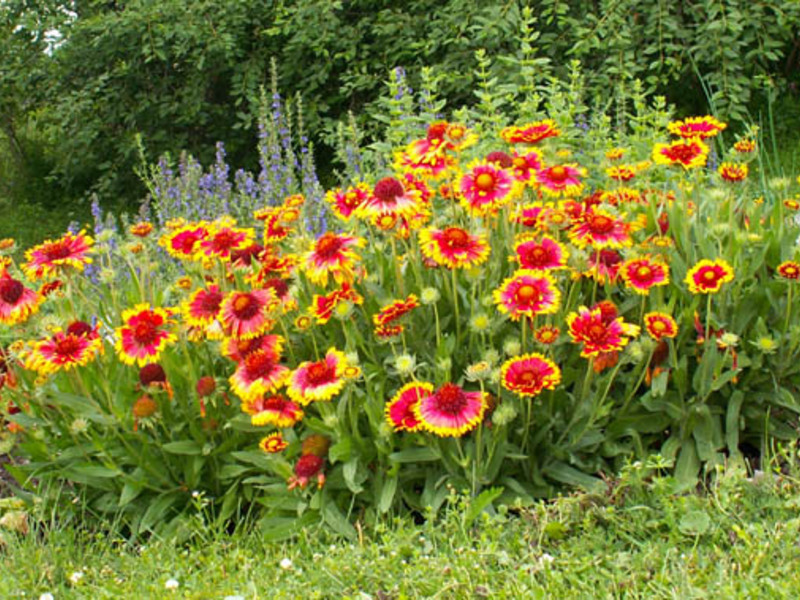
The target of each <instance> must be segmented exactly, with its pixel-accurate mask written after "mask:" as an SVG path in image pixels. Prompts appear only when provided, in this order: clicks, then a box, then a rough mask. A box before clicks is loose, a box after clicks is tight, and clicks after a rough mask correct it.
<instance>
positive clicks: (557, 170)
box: [550, 165, 569, 183]
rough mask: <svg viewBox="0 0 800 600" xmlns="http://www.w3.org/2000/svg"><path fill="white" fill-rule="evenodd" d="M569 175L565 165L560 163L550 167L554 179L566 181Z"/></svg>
mask: <svg viewBox="0 0 800 600" xmlns="http://www.w3.org/2000/svg"><path fill="white" fill-rule="evenodd" d="M567 177H569V172H568V171H567V169H566V168H565V167H562V166H560V165H559V166H555V167H551V168H550V179H552V180H553V181H556V182H558V183H561V182H563V181H566V180H567Z"/></svg>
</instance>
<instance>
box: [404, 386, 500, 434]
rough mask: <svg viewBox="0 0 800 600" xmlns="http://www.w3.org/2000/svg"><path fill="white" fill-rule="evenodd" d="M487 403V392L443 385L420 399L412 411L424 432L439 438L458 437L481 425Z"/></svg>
mask: <svg viewBox="0 0 800 600" xmlns="http://www.w3.org/2000/svg"><path fill="white" fill-rule="evenodd" d="M487 404H488V394H487V393H486V392H467V391H464V390H463V389H462V388H461V387H459V386H458V385H456V384H454V383H445V384H444V385H443V386H442V387H440V388H439V389H438V390H436V392H435V393H433V394H430V395H429V396H426V397H424V398H421V399H420V401H419V404H416V405H414V408H413V410H414V412H415V413H416V416H417V419H418V420H419V422H420V423H421V425H422V429H424V430H425V431H430V432H431V433H434V434H436V435H438V436H440V437H461V436H462V435H464V434H465V433H468V432H469V431H471V430H473V429H474V428H475V427H476V426H477V425H478V424H479V423H480V422H481V420H482V419H483V414H484V412H486V406H487Z"/></svg>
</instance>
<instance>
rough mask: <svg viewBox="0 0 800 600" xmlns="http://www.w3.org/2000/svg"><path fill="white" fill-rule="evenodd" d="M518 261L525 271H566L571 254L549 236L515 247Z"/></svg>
mask: <svg viewBox="0 0 800 600" xmlns="http://www.w3.org/2000/svg"><path fill="white" fill-rule="evenodd" d="M514 250H515V252H516V253H517V261H518V262H519V265H520V267H521V268H523V269H530V270H532V271H549V270H553V269H565V268H566V267H567V259H568V258H569V253H568V252H567V250H566V248H564V246H562V245H561V244H559V243H558V242H557V241H556V240H554V239H553V238H551V237H549V236H546V235H545V236H542V238H541V239H539V240H538V241H537V240H523V241H520V242H518V243H517V244H516V246H515V247H514Z"/></svg>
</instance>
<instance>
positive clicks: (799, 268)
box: [776, 260, 800, 281]
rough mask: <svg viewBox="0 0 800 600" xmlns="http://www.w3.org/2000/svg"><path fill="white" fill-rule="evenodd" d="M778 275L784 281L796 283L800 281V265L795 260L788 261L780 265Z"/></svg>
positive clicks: (777, 269)
mask: <svg viewBox="0 0 800 600" xmlns="http://www.w3.org/2000/svg"><path fill="white" fill-rule="evenodd" d="M776 271H777V273H778V275H780V276H781V277H783V278H784V279H791V280H794V281H796V280H797V279H800V263H798V262H796V261H793V260H786V261H784V262H782V263H781V264H779V265H778V267H777V268H776Z"/></svg>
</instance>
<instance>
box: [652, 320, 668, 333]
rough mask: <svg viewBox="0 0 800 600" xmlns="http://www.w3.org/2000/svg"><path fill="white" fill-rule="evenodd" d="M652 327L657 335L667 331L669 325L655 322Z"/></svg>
mask: <svg viewBox="0 0 800 600" xmlns="http://www.w3.org/2000/svg"><path fill="white" fill-rule="evenodd" d="M650 327H651V328H652V329H653V331H655V332H657V333H661V332H662V331H666V330H667V324H666V323H664V321H653V324H652V325H650Z"/></svg>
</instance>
